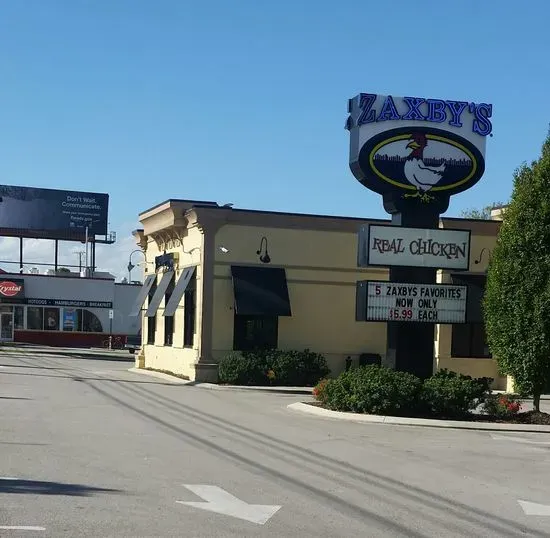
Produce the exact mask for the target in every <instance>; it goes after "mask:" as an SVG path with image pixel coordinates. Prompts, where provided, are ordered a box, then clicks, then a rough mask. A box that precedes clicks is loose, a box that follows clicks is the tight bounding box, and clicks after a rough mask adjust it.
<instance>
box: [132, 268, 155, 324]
mask: <svg viewBox="0 0 550 538" xmlns="http://www.w3.org/2000/svg"><path fill="white" fill-rule="evenodd" d="M156 277H157V275H149V276H147V278H146V279H145V281H144V282H143V286H141V289H140V290H139V295H138V296H137V299H136V302H135V303H134V306H132V310H130V313H129V314H128V315H129V316H132V317H135V316H137V315H139V312H140V310H141V307H142V306H143V303H144V302H145V298H146V297H147V294H148V293H149V290H150V289H151V286H152V285H153V283H154V282H155V279H156Z"/></svg>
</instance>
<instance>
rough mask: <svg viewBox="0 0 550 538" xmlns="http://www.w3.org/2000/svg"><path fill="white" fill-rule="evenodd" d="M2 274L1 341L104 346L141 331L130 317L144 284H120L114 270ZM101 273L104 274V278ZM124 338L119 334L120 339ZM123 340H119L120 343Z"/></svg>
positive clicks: (0, 302)
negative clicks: (83, 274)
mask: <svg viewBox="0 0 550 538" xmlns="http://www.w3.org/2000/svg"><path fill="white" fill-rule="evenodd" d="M95 275H96V276H94V277H88V276H87V277H85V278H82V277H81V275H80V274H79V273H70V272H63V273H60V274H55V275H40V274H20V273H6V272H3V273H2V274H1V275H0V340H1V341H2V342H24V343H33V344H43V345H51V346H66V347H101V346H107V345H108V338H109V336H110V335H112V336H114V337H115V339H116V342H121V345H122V342H123V340H124V338H125V337H126V336H127V335H136V334H138V332H139V330H140V326H141V318H138V317H130V316H129V311H130V309H131V307H132V305H133V304H134V303H135V300H136V297H137V295H138V294H139V291H140V289H141V286H140V285H139V284H138V285H135V284H119V283H115V278H114V277H113V276H112V275H110V274H108V273H95ZM100 275H101V276H100ZM117 337H118V338H117ZM116 346H117V344H115V347H116Z"/></svg>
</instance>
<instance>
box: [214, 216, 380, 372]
mask: <svg viewBox="0 0 550 538" xmlns="http://www.w3.org/2000/svg"><path fill="white" fill-rule="evenodd" d="M262 236H266V237H267V239H268V250H269V255H270V257H271V260H272V261H271V263H270V264H268V265H267V264H265V265H264V264H261V263H260V262H259V260H258V255H257V254H256V251H257V250H258V249H259V247H260V240H261V238H262ZM216 246H217V248H216V265H215V282H214V323H213V334H214V340H213V354H214V357H215V358H216V359H219V358H220V357H222V356H223V355H224V354H225V353H227V352H228V351H229V350H231V349H232V348H233V302H234V299H233V288H232V282H231V265H232V264H249V265H253V264H258V265H261V266H265V267H270V266H271V267H276V266H284V267H285V269H286V276H287V281H288V291H289V297H290V305H291V309H292V316H291V317H280V318H279V348H281V349H305V348H309V349H311V350H313V351H316V352H319V353H322V354H323V355H325V356H326V358H327V361H328V363H329V367H330V368H331V370H332V372H333V374H337V373H339V372H340V371H342V370H343V369H344V368H345V359H346V357H348V356H351V357H352V358H353V359H355V360H357V358H358V355H359V354H360V353H365V352H370V353H379V354H380V355H382V356H384V355H385V350H386V324H385V323H365V322H356V321H355V283H356V281H357V280H366V279H380V280H387V278H388V271H387V270H385V269H374V268H373V269H371V270H369V271H362V270H359V269H358V268H357V266H356V265H357V261H356V260H357V235H356V234H355V233H343V232H326V231H312V230H300V229H281V228H273V229H269V230H268V229H262V228H258V227H246V226H237V225H226V226H223V227H222V228H221V229H220V230H219V231H218V233H217V235H216ZM221 246H223V247H225V248H226V249H228V250H229V251H228V252H227V253H223V252H222V251H221V250H220V249H219V247H221Z"/></svg>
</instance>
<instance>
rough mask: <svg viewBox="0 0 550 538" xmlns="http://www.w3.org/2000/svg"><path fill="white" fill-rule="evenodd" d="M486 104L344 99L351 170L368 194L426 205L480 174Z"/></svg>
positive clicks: (465, 186) (487, 133)
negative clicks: (419, 202) (368, 191)
mask: <svg viewBox="0 0 550 538" xmlns="http://www.w3.org/2000/svg"><path fill="white" fill-rule="evenodd" d="M492 112H493V107H492V105H490V104H487V103H475V102H469V101H456V100H443V99H428V98H424V97H395V96H392V95H377V94H374V93H361V94H359V95H357V96H356V97H354V98H353V99H350V100H349V103H348V113H349V117H348V119H347V122H346V129H348V130H349V132H350V160H349V164H350V168H351V170H352V172H353V174H354V176H355V177H356V178H357V179H358V180H359V181H360V182H361V183H362V184H363V185H364V186H365V187H367V188H368V189H370V190H373V191H375V192H377V193H379V194H382V195H384V196H388V195H390V196H395V195H396V194H398V195H399V196H400V197H403V198H410V199H417V200H419V201H421V202H425V203H429V202H431V201H433V200H435V199H437V198H445V197H446V198H447V199H448V197H449V196H450V195H453V194H456V193H459V192H462V191H465V190H467V189H469V188H470V187H472V186H473V185H474V184H475V183H476V182H477V181H479V179H480V178H481V176H482V175H483V172H484V170H485V143H486V137H487V136H490V135H491V131H492V125H491V120H490V118H491V115H492Z"/></svg>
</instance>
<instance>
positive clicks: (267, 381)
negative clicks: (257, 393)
mask: <svg viewBox="0 0 550 538" xmlns="http://www.w3.org/2000/svg"><path fill="white" fill-rule="evenodd" d="M329 373H330V370H329V369H328V367H327V363H326V360H325V358H324V357H323V355H320V354H319V353H313V352H312V351H310V350H308V349H306V350H304V351H293V350H290V351H286V350H280V349H268V350H257V351H246V352H240V351H232V352H231V353H229V354H227V355H226V356H225V357H223V358H222V360H221V361H220V363H219V370H218V377H219V381H220V383H228V384H231V385H279V386H305V387H312V386H314V385H315V384H316V383H318V382H319V380H320V379H322V378H324V377H326V376H327V375H328V374H329Z"/></svg>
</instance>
